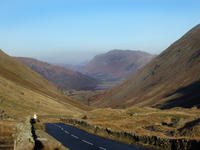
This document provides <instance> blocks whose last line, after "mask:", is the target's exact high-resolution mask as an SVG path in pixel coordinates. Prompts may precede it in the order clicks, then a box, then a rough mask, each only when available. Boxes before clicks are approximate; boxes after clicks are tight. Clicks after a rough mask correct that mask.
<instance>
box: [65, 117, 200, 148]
mask: <svg viewBox="0 0 200 150" xmlns="http://www.w3.org/2000/svg"><path fill="white" fill-rule="evenodd" d="M61 122H63V123H68V124H72V125H75V126H77V127H78V128H81V129H83V130H85V131H87V132H90V133H92V134H95V135H99V136H102V137H106V138H109V139H113V140H117V141H120V142H125V143H127V144H134V145H136V144H139V145H143V146H148V147H152V148H156V149H162V150H192V149H196V148H197V147H200V141H197V140H192V139H186V138H179V139H177V138H165V137H159V136H141V135H138V134H136V133H129V132H122V131H114V130H112V129H109V128H102V127H99V126H96V125H91V124H89V123H87V122H86V121H84V120H77V119H68V118H61Z"/></svg>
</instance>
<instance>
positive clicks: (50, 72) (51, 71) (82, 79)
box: [13, 57, 98, 90]
mask: <svg viewBox="0 0 200 150" xmlns="http://www.w3.org/2000/svg"><path fill="white" fill-rule="evenodd" d="M13 58H14V59H15V60H17V61H18V62H20V63H22V64H24V65H26V66H28V67H29V68H30V69H32V70H34V71H36V72H37V73H39V74H40V75H42V76H43V77H44V78H45V79H47V80H48V81H50V82H51V83H53V84H54V85H56V86H57V87H58V88H59V89H61V90H70V89H75V90H88V89H94V88H95V87H96V86H97V84H98V81H97V80H96V79H94V78H92V77H89V76H86V75H83V74H81V73H79V72H78V71H72V70H70V69H67V68H65V67H61V66H57V65H54V64H49V63H47V62H43V61H40V60H37V59H34V58H27V57H13Z"/></svg>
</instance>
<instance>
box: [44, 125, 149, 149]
mask: <svg viewBox="0 0 200 150" xmlns="http://www.w3.org/2000/svg"><path fill="white" fill-rule="evenodd" d="M45 126H46V132H47V133H48V134H50V135H51V136H53V137H54V138H56V139H57V140H58V141H60V142H61V143H62V144H63V145H64V146H66V147H68V148H69V149H70V150H150V149H148V148H144V147H139V146H132V145H127V144H123V143H119V142H115V141H112V140H109V139H105V138H102V137H99V136H95V135H92V134H90V133H87V132H85V131H82V130H80V129H78V128H76V127H73V126H69V125H66V124H60V123H59V124H55V123H47V124H45Z"/></svg>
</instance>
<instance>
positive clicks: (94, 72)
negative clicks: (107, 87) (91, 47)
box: [81, 50, 154, 80]
mask: <svg viewBox="0 0 200 150" xmlns="http://www.w3.org/2000/svg"><path fill="white" fill-rule="evenodd" d="M153 57H154V55H151V54H148V53H146V52H142V51H131V50H111V51H109V52H107V53H105V54H101V55H97V56H95V57H94V58H93V59H92V60H91V61H90V62H89V63H88V64H87V65H86V66H85V67H83V68H82V69H81V71H82V72H83V73H85V74H88V75H90V76H93V77H96V78H98V79H103V80H105V79H106V80H121V79H127V78H128V77H130V76H131V75H133V74H134V73H136V72H137V70H138V69H139V68H141V67H142V66H144V65H145V64H147V63H148V62H149V61H150V60H151V59H152V58H153Z"/></svg>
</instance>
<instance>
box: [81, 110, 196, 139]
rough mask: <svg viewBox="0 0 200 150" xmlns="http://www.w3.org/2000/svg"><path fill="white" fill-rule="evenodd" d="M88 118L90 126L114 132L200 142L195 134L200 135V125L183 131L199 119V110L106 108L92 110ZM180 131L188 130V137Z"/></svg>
mask: <svg viewBox="0 0 200 150" xmlns="http://www.w3.org/2000/svg"><path fill="white" fill-rule="evenodd" d="M85 115H87V119H86V121H87V122H89V123H90V124H95V125H99V126H102V127H105V128H111V129H113V130H118V131H126V132H134V133H138V134H139V135H155V136H162V137H168V138H172V137H173V138H174V137H175V138H180V137H189V138H196V139H200V136H199V134H197V133H196V131H198V132H199V129H200V123H199V124H195V125H194V126H191V127H190V128H191V129H190V130H188V128H184V127H185V125H186V124H187V123H189V122H191V121H195V120H198V119H200V110H199V109H196V108H193V109H182V108H174V109H170V110H160V109H156V108H150V107H144V108H139V107H132V108H129V109H127V110H121V109H110V108H107V109H97V110H93V111H91V112H89V113H87V114H85ZM181 128H183V129H185V130H187V134H184V132H183V131H182V132H180V129H181ZM185 132H186V131H185Z"/></svg>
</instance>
